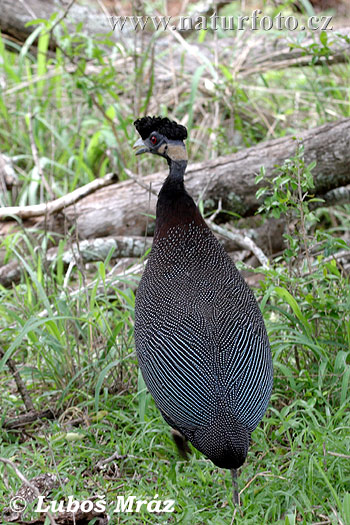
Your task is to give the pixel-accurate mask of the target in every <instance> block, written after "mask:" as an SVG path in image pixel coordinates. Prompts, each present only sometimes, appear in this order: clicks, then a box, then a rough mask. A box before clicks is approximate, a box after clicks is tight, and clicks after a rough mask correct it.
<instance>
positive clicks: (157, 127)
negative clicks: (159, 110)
mask: <svg viewBox="0 0 350 525" xmlns="http://www.w3.org/2000/svg"><path fill="white" fill-rule="evenodd" d="M134 126H135V128H136V129H137V131H138V133H139V134H140V135H141V138H142V140H145V139H147V137H149V136H150V134H151V133H152V131H157V132H158V133H161V134H162V135H165V137H167V138H168V139H169V140H185V139H187V129H186V128H185V126H182V125H181V124H178V123H177V122H175V121H174V120H173V121H171V120H169V119H168V118H166V117H143V118H138V119H137V120H135V122H134Z"/></svg>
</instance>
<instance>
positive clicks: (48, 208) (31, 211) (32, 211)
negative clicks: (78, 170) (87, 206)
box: [0, 173, 118, 220]
mask: <svg viewBox="0 0 350 525" xmlns="http://www.w3.org/2000/svg"><path fill="white" fill-rule="evenodd" d="M115 180H118V175H116V174H115V173H108V174H107V175H105V176H104V177H101V178H100V179H95V180H93V181H92V182H89V183H88V184H85V186H82V187H81V188H77V189H76V190H74V191H72V192H71V193H68V195H64V196H63V197H59V198H58V199H55V200H53V201H49V202H47V203H46V202H43V203H42V204H34V205H33V206H8V207H4V208H0V220H5V219H10V218H11V217H13V216H14V215H15V216H16V217H19V218H21V219H30V218H32V217H40V216H42V215H52V214H53V213H57V212H59V211H61V210H63V208H66V207H67V206H71V205H73V204H75V203H76V202H78V200H79V199H82V198H83V197H85V196H86V195H89V194H91V193H94V192H95V191H97V190H98V189H99V188H103V187H104V186H109V185H110V184H112V183H113V181H115Z"/></svg>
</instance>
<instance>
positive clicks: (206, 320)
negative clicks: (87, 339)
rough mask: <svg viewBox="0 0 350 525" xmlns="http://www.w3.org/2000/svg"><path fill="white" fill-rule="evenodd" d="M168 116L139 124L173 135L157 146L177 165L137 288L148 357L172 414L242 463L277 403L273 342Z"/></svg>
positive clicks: (184, 430) (141, 356) (198, 439)
mask: <svg viewBox="0 0 350 525" xmlns="http://www.w3.org/2000/svg"><path fill="white" fill-rule="evenodd" d="M164 120H166V121H167V119H160V120H159V118H158V119H156V118H153V120H152V118H151V117H145V118H144V119H140V120H139V121H136V123H135V125H136V128H137V129H138V131H139V132H140V134H141V136H142V139H143V141H139V142H138V145H139V146H140V145H141V142H142V143H144V142H145V137H146V136H147V137H148V136H150V137H152V133H154V132H156V135H157V140H158V141H159V139H160V138H161V139H162V138H164V137H165V143H166V149H165V151H162V150H161V153H158V154H162V155H163V156H165V158H167V161H168V164H169V167H170V172H169V176H168V177H167V179H166V180H165V182H164V184H163V187H162V189H161V191H160V193H159V197H158V202H157V213H156V230H155V235H154V241H153V247H152V250H151V253H150V256H149V258H148V262H147V266H146V269H145V271H144V274H143V276H142V279H141V282H140V285H139V288H138V291H137V294H136V304H135V342H136V350H137V355H138V360H139V366H140V368H141V371H142V375H143V377H144V380H145V383H146V385H147V387H148V389H149V391H150V393H151V394H152V396H153V398H154V400H155V403H156V405H157V407H158V408H159V409H160V411H161V413H162V415H163V417H164V419H165V420H166V421H167V423H168V424H169V425H170V426H171V427H172V428H174V429H175V430H177V431H178V432H180V433H181V434H182V435H183V436H184V437H185V438H186V439H187V440H189V441H190V442H191V443H192V445H193V446H194V447H196V448H197V449H198V450H200V451H201V452H202V453H203V454H205V455H206V456H207V457H208V458H210V459H211V460H212V461H213V463H214V464H215V465H217V466H219V467H223V468H228V469H237V468H238V467H240V466H241V465H242V464H243V463H244V461H245V458H246V456H247V452H248V447H249V442H250V435H251V432H252V431H253V430H254V429H255V428H256V426H257V425H258V423H259V421H260V420H261V418H262V417H263V415H264V413H265V410H266V407H267V404H268V402H269V398H270V394H271V388H272V361H271V353H270V347H269V342H268V338H267V334H266V330H265V326H264V322H263V319H262V315H261V313H260V310H259V307H258V305H257V302H256V300H255V298H254V295H253V293H252V292H251V290H250V289H249V288H248V286H247V284H246V283H245V281H244V280H243V278H242V277H241V275H240V274H239V272H238V270H237V269H236V267H235V265H234V263H233V262H232V260H231V259H230V257H229V256H228V255H227V253H226V252H225V250H224V249H223V247H222V246H221V244H220V243H219V241H218V240H217V239H216V238H215V236H214V235H213V233H212V232H211V230H210V229H209V228H208V226H207V225H206V223H205V221H204V220H203V218H202V216H201V215H200V212H199V210H198V207H197V206H196V205H195V203H194V201H193V199H192V197H191V196H190V195H189V194H188V193H187V191H186V189H185V187H184V182H183V174H184V171H185V168H186V164H187V160H186V153H185V151H184V152H183V158H181V151H179V150H177V152H176V154H172V151H171V146H172V145H173V144H175V147H177V148H179V147H180V146H181V145H180V144H179V142H181V141H179V140H178V137H177V135H176V133H177V132H179V130H178V128H177V127H180V126H179V125H178V124H176V123H170V121H167V122H166V125H167V126H165V128H166V129H165V130H164V125H163V128H162V125H161V121H164ZM171 126H173V128H174V129H175V132H174V133H173V132H172V130H171ZM176 126H177V127H176ZM167 127H170V131H168V133H167V135H168V136H167V135H165V132H166V130H167ZM181 128H182V126H181ZM161 131H163V134H162V133H161ZM158 132H159V133H158ZM174 135H175V138H172V137H173V136H174ZM182 144H183V143H182ZM162 145H163V144H160V145H159V149H161V148H162ZM148 147H149V148H151V146H150V145H149V146H148ZM181 148H182V149H184V146H181ZM159 149H158V151H159ZM156 151H157V150H156ZM172 157H173V158H172Z"/></svg>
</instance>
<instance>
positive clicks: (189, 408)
mask: <svg viewBox="0 0 350 525" xmlns="http://www.w3.org/2000/svg"><path fill="white" fill-rule="evenodd" d="M169 324H170V325H172V323H171V320H168V322H166V323H164V325H163V326H162V327H161V328H159V329H158V330H157V331H156V332H153V334H152V336H151V337H149V336H148V337H138V339H139V340H141V341H140V344H138V343H137V349H138V354H139V355H140V356H141V359H140V365H141V370H142V374H143V377H144V380H145V383H146V385H147V387H148V389H149V391H150V392H151V394H152V396H153V398H154V400H155V402H156V405H157V406H158V408H160V409H161V410H162V412H164V413H165V414H166V415H167V416H168V417H169V418H170V419H171V420H173V421H174V422H175V423H176V424H177V425H178V426H184V427H190V428H195V427H198V426H203V425H208V424H210V423H211V421H212V419H213V416H215V413H216V409H215V399H216V392H215V389H216V385H217V377H216V374H215V369H214V367H213V364H212V363H210V359H208V357H209V358H211V360H212V356H211V354H210V351H209V348H208V346H209V344H210V343H208V339H207V338H205V337H203V336H204V334H205V333H206V332H207V331H203V329H202V327H198V319H191V318H187V319H186V320H184V322H183V323H181V325H179V324H177V327H176V328H174V325H172V329H169ZM144 341H147V342H146V343H144ZM143 345H145V346H143ZM142 346H143V348H142Z"/></svg>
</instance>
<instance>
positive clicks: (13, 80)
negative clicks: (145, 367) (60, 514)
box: [0, 22, 350, 525]
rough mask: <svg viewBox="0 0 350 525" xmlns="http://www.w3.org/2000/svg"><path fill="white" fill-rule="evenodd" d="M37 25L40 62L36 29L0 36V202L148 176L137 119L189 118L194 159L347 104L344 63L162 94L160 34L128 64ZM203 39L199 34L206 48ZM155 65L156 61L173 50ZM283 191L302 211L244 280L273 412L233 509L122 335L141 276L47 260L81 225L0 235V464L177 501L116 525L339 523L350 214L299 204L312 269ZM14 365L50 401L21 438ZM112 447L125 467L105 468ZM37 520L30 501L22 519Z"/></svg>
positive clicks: (3, 477)
mask: <svg viewBox="0 0 350 525" xmlns="http://www.w3.org/2000/svg"><path fill="white" fill-rule="evenodd" d="M49 23H52V22H49ZM34 30H35V31H36V35H35V36H36V37H39V48H40V53H39V55H38V56H37V55H36V54H35V53H34V52H32V51H31V47H30V44H31V38H30V39H28V40H27V42H26V44H24V45H23V46H22V47H21V48H20V47H19V46H18V45H17V44H14V43H10V42H5V39H4V38H3V39H0V57H1V60H0V74H1V75H2V77H1V78H3V79H4V86H3V87H2V89H1V91H0V124H1V125H0V140H1V143H2V146H1V151H2V152H4V153H6V154H8V155H10V156H12V157H14V159H15V161H16V172H17V174H18V177H19V183H20V186H19V188H18V190H17V191H12V192H10V191H8V192H7V193H6V194H5V196H4V195H3V194H1V193H0V199H4V202H1V204H4V203H5V202H6V204H7V205H8V204H11V205H15V204H21V205H26V204H36V203H38V202H43V201H44V200H48V199H51V198H52V197H55V196H61V195H64V194H65V193H67V192H69V191H72V190H73V189H74V188H76V187H78V186H81V185H83V184H85V183H87V182H89V181H91V180H93V179H94V178H95V177H100V176H103V175H104V174H105V173H107V172H110V171H118V172H119V176H120V179H121V180H122V179H124V178H126V177H127V176H126V174H125V173H124V172H123V168H124V167H125V166H128V167H129V168H130V169H132V170H133V171H134V172H140V173H142V172H143V171H145V170H146V169H147V170H148V171H150V170H151V169H153V168H154V169H156V166H157V164H156V161H155V160H154V159H150V158H148V159H147V161H143V162H142V164H140V165H138V164H137V159H135V157H134V154H133V152H132V149H131V147H130V146H131V145H132V143H133V141H134V139H135V138H136V137H135V132H134V129H133V126H132V122H133V120H134V118H135V117H138V116H140V115H141V114H143V112H144V111H145V112H146V111H147V112H149V113H151V114H163V115H169V116H170V117H171V118H174V119H178V120H182V121H183V122H184V123H185V124H186V125H188V126H189V127H190V128H191V138H190V140H189V141H188V142H189V155H190V158H191V160H192V161H196V160H205V159H208V158H210V157H215V156H218V155H221V154H228V153H231V152H233V151H236V150H237V149H240V148H243V147H245V146H251V145H254V144H256V143H258V142H260V141H261V140H264V139H268V138H273V137H281V136H284V135H286V134H290V133H293V134H298V133H300V131H301V130H303V129H309V128H310V127H312V126H317V125H321V124H323V123H324V122H327V121H332V120H336V119H339V118H342V117H348V116H349V114H350V113H349V112H350V98H349V87H348V86H349V80H350V66H349V64H341V65H337V66H333V67H332V68H329V67H328V66H326V65H325V66H317V67H315V66H313V67H307V68H302V69H297V68H295V69H293V70H281V71H269V72H266V73H263V74H261V75H258V74H257V75H252V76H250V77H248V78H240V77H239V76H238V77H234V76H232V74H231V72H230V67H228V66H227V64H224V63H222V64H221V63H220V64H218V67H217V68H216V66H215V65H214V64H210V66H207V67H205V68H204V67H203V68H202V67H199V68H197V69H196V70H195V71H193V75H189V74H186V73H184V72H183V71H182V70H181V68H180V70H179V73H178V74H179V78H178V86H179V89H178V91H177V92H176V94H175V95H174V93H173V95H172V96H170V97H169V96H168V95H169V93H168V88H166V89H164V90H163V88H159V86H155V84H154V79H155V76H154V68H155V67H156V62H155V60H154V51H155V49H156V45H157V37H156V36H155V38H154V40H153V41H152V42H151V44H150V45H149V46H148V47H144V48H143V51H142V53H141V55H140V56H136V55H135V53H134V52H133V50H130V49H129V50H125V49H122V47H120V46H119V47H118V46H114V47H113V48H112V46H111V45H110V43H109V42H108V39H106V38H104V39H101V38H100V39H98V38H95V39H94V38H92V37H91V36H84V35H83V34H81V33H80V32H79V30H78V31H77V32H76V34H75V35H73V36H72V35H69V34H68V32H67V31H66V30H65V28H64V26H63V25H62V24H61V25H60V27H59V28H56V30H57V31H59V32H58V34H57V38H58V39H59V43H60V49H58V50H57V52H56V54H55V55H54V56H53V55H48V54H47V53H46V50H47V39H46V37H45V31H46V30H47V29H46V28H43V29H42V28H39V26H37V27H35V26H34ZM197 36H198V35H197ZM202 37H203V35H202ZM32 38H34V36H33V37H32ZM210 38H211V35H209V34H208V35H205V39H206V42H208V41H209V39H210ZM5 43H6V44H7V46H8V47H7V48H5V45H4V44H5ZM326 44H327V42H326ZM328 44H329V42H328ZM328 44H327V45H328ZM158 59H159V60H160V59H161V60H163V61H165V62H166V61H167V59H168V56H167V52H166V51H164V52H163V53H162V56H161V57H158ZM116 60H117V61H119V62H118V68H117V70H118V74H116V67H115V62H114V61H116ZM73 66H74V67H73ZM158 66H159V64H158ZM216 75H217V76H216ZM144 78H147V79H149V81H148V82H145V81H144ZM180 86H181V88H180ZM162 90H163V91H162ZM175 100H176V104H175ZM72 108H74V111H73V112H72ZM72 113H73V114H72ZM33 141H34V143H35V147H36V149H37V151H38V157H39V166H38V165H37V164H36V163H35V161H34V158H33ZM157 168H158V166H157ZM304 168H305V167H304V166H303V167H302V169H304ZM41 171H42V173H43V174H44V178H45V179H46V183H45V180H44V179H43V177H42V173H41ZM306 171H307V169H305V173H306ZM288 176H289V177H293V172H291V173H289V175H288ZM277 185H278V180H276V187H275V190H276V192H277V190H279V191H282V192H283V191H284V190H283V188H282V189H281V188H277ZM48 188H49V189H50V190H51V193H50V191H49V190H48ZM307 189H308V190H309V189H310V187H309V186H308V188H307ZM276 194H277V195H279V196H281V202H278V199H277V205H276V204H275V205H276V206H277V208H278V212H279V213H280V212H282V213H287V214H289V215H288V217H290V219H291V222H292V221H297V222H296V224H297V226H296V230H295V231H296V232H297V233H295V236H294V237H295V238H294V239H293V236H290V238H289V239H288V243H289V244H288V246H287V249H286V250H285V252H284V253H283V254H280V256H278V257H277V258H276V259H275V260H274V261H272V262H271V267H270V268H269V269H268V270H265V271H263V273H264V280H263V281H262V282H261V283H260V285H259V287H258V288H256V290H255V293H256V296H257V298H258V300H259V303H260V305H261V309H262V311H263V315H264V318H265V322H266V325H267V329H268V333H269V338H270V341H271V347H272V352H273V357H274V369H275V377H274V389H273V395H272V399H271V403H270V406H269V409H268V411H267V413H266V415H265V417H264V419H263V421H262V423H261V425H260V426H259V427H258V428H257V429H256V431H255V432H254V433H253V436H252V446H251V448H250V451H249V455H248V459H247V462H246V464H245V465H244V467H243V468H242V469H241V473H240V477H239V488H240V490H241V501H242V506H241V508H240V509H239V510H238V511H237V510H235V509H234V506H233V503H232V484H231V476H230V473H229V472H226V471H223V470H220V469H218V468H216V467H215V466H213V464H212V463H211V462H210V461H207V460H206V459H205V458H204V457H203V456H202V455H200V454H199V453H198V452H197V451H195V450H194V449H193V454H192V456H191V457H190V459H189V461H188V462H184V461H183V460H181V459H180V458H179V457H178V455H177V451H176V448H175V445H174V444H173V442H172V439H171V436H170V432H169V428H168V426H167V425H166V423H165V422H164V421H163V419H162V418H161V416H160V415H159V412H158V411H157V409H156V407H155V405H154V402H153V400H152V399H151V397H150V395H149V394H147V392H146V390H145V388H144V384H143V382H142V380H141V378H140V376H139V373H138V368H137V360H136V354H135V349H134V342H133V315H134V298H135V290H136V288H137V284H138V280H139V275H133V274H131V275H128V277H127V278H123V277H122V276H121V275H117V274H114V273H113V272H112V268H113V262H112V261H111V260H110V257H107V258H106V260H105V261H103V262H100V263H93V264H92V263H91V264H89V265H88V266H86V267H84V266H83V265H81V264H73V265H72V266H71V267H69V268H67V267H66V266H65V265H64V264H63V262H62V259H61V258H60V257H58V259H57V261H56V262H55V263H51V264H47V263H45V262H43V261H44V260H45V253H46V251H47V249H48V247H49V246H50V245H51V244H52V243H56V244H58V245H59V253H60V254H62V252H63V251H64V249H65V248H68V247H69V246H70V243H71V242H74V240H75V233H74V228H71V230H69V231H67V232H66V233H65V235H64V236H63V235H58V234H54V233H51V232H48V231H41V232H36V233H34V232H33V231H29V230H26V231H24V230H22V229H21V228H19V230H18V231H17V232H13V233H10V234H9V235H8V236H7V237H6V238H5V239H1V241H0V255H1V258H2V260H3V261H4V262H5V263H6V262H11V261H15V260H17V261H19V262H20V264H21V266H22V268H23V276H22V279H21V282H20V283H19V284H18V285H15V286H13V287H12V288H10V289H5V288H0V348H1V349H2V350H3V352H4V353H5V357H4V358H2V359H0V398H1V409H2V411H1V412H2V413H1V418H2V419H1V425H0V457H4V458H8V459H11V460H12V461H14V462H15V463H16V465H17V467H18V468H19V470H20V471H21V472H23V474H24V475H25V476H26V477H27V478H28V479H31V478H33V477H35V476H37V475H39V474H41V473H45V472H53V473H56V474H58V475H59V477H60V479H61V480H62V484H61V486H60V487H59V488H56V489H55V490H54V491H53V493H52V494H51V495H50V497H49V498H48V500H49V501H52V500H54V499H57V500H60V499H66V498H67V497H68V496H69V495H74V496H75V497H76V499H77V500H79V501H82V500H84V499H89V498H92V497H96V496H101V495H102V496H104V497H105V498H106V502H107V509H108V511H109V513H113V510H114V509H115V506H116V501H117V498H118V496H120V495H124V496H125V497H126V498H127V497H128V496H130V495H135V496H136V498H137V499H142V498H144V499H145V500H151V499H153V498H154V497H155V495H156V494H158V495H159V499H162V500H164V499H174V500H175V512H174V513H172V514H170V515H163V514H157V515H154V514H152V513H150V512H148V511H147V510H145V509H143V510H142V511H141V513H140V514H137V515H136V514H129V513H123V514H120V515H119V514H114V515H113V519H114V521H113V523H154V522H156V523H158V522H159V523H189V524H193V523H194V524H211V523H212V524H215V525H219V524H227V523H231V522H234V523H241V524H244V525H248V524H252V525H253V524H254V525H255V524H257V523H258V524H271V523H273V524H281V525H282V524H285V525H291V524H297V523H298V524H305V525H311V524H316V523H324V524H326V523H327V524H328V523H330V524H339V525H340V524H344V525H349V524H350V462H349V456H350V440H349V437H348V436H349V433H350V411H349V404H350V396H349V390H350V388H349V386H350V318H349V312H350V302H349V301H350V299H349V297H350V293H349V292H350V287H349V278H348V276H347V274H346V272H344V271H343V270H342V267H341V265H339V264H337V263H335V262H334V261H332V260H329V259H328V257H329V256H330V255H331V254H335V253H337V252H338V251H339V250H342V249H344V248H346V241H345V240H344V238H345V236H344V234H346V232H347V231H348V230H349V228H350V219H349V217H350V209H349V206H338V207H334V208H332V209H322V208H320V209H318V210H316V211H314V212H313V213H311V212H309V211H308V210H307V209H305V210H304V212H305V227H306V230H307V245H308V249H309V250H310V251H312V250H313V249H314V250H315V251H314V252H312V253H314V254H315V255H313V267H312V271H311V272H309V271H308V268H307V267H306V265H305V264H304V262H305V260H304V259H305V255H304V247H305V246H304V239H303V238H301V237H300V235H299V234H298V231H299V230H298V225H300V214H299V204H300V203H298V200H297V198H295V196H294V197H293V198H290V199H289V200H288V202H287V204H286V203H285V202H283V204H282V201H283V194H281V193H278V192H277V193H276ZM293 199H294V200H293ZM270 204H271V203H270ZM267 211H269V210H268V206H267V204H266V203H265V207H264V208H263V209H262V212H264V213H265V212H267ZM259 271H262V270H261V269H260V270H259ZM9 357H10V358H12V359H13V361H14V362H15V363H16V365H17V367H18V369H19V371H20V374H21V377H22V379H23V381H24V383H25V385H26V387H27V389H28V392H29V395H30V397H31V399H32V401H33V403H34V406H35V408H36V409H38V410H43V409H45V408H48V407H51V408H52V409H53V410H54V411H56V413H57V417H56V418H55V419H54V420H43V421H38V422H36V423H32V424H30V425H27V426H26V427H25V432H24V431H23V429H21V430H11V431H10V430H6V429H5V428H4V427H3V422H4V421H5V420H8V419H10V418H12V417H15V416H16V415H19V414H23V412H24V406H23V401H22V399H21V397H20V395H19V393H18V392H17V389H16V386H15V383H14V379H13V376H12V375H11V373H10V371H9V369H8V367H7V365H6V364H5V361H6V359H7V358H9ZM115 452H117V453H118V454H119V456H120V459H116V460H114V461H112V462H110V463H108V464H106V465H104V466H103V467H101V468H99V467H98V462H100V461H101V460H103V459H105V458H107V457H109V456H111V455H112V454H114V453H115ZM5 471H6V472H5ZM20 486H21V481H20V479H18V477H17V476H16V474H15V472H13V471H12V469H11V467H5V466H4V465H3V464H2V463H0V505H1V506H2V505H7V504H8V502H9V499H10V495H12V494H14V493H15V492H16V491H17V490H18V489H19V487H20ZM34 517H35V513H33V505H32V506H31V507H29V508H28V510H27V513H26V515H25V518H26V519H28V520H29V519H30V518H34Z"/></svg>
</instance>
